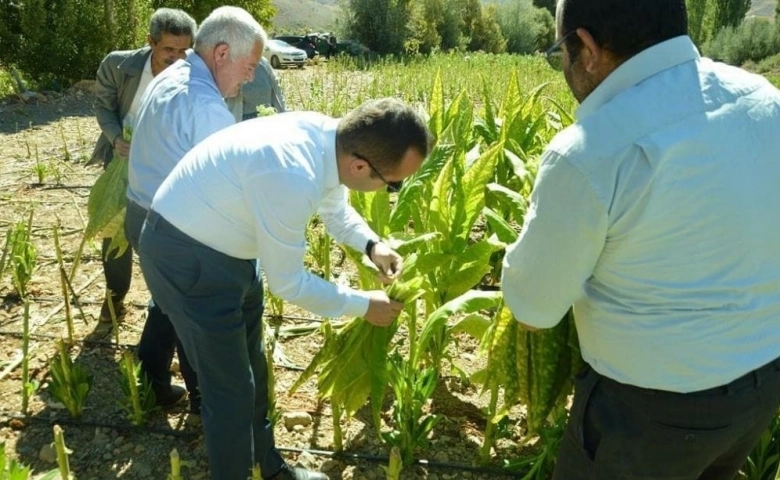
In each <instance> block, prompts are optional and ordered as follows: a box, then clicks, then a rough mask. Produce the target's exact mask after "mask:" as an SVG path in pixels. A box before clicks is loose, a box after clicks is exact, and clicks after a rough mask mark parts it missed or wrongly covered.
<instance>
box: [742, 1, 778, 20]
mask: <svg viewBox="0 0 780 480" xmlns="http://www.w3.org/2000/svg"><path fill="white" fill-rule="evenodd" d="M776 5H777V0H753V1H752V6H751V8H750V11H749V12H748V16H756V17H774V16H775V6H776Z"/></svg>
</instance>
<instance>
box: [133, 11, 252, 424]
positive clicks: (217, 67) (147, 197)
mask: <svg viewBox="0 0 780 480" xmlns="http://www.w3.org/2000/svg"><path fill="white" fill-rule="evenodd" d="M266 39H267V36H266V33H265V31H264V30H263V28H262V27H261V26H260V24H259V23H258V22H257V21H256V20H255V19H254V18H253V17H252V15H250V14H249V13H248V12H247V11H245V10H243V9H241V8H238V7H228V6H226V7H219V8H217V9H215V10H214V11H213V12H212V13H211V14H210V15H209V16H208V17H207V18H206V19H205V20H204V21H203V23H202V24H201V26H200V28H199V29H198V32H197V34H196V36H195V47H194V50H189V51H187V55H186V58H184V59H183V60H179V61H178V62H176V63H174V64H173V65H171V66H170V67H169V68H167V69H166V70H165V71H163V72H162V73H161V74H160V75H158V76H157V77H155V78H154V80H153V81H152V82H151V83H150V84H149V87H148V88H147V91H146V93H145V94H144V98H143V100H142V103H141V107H140V109H139V112H138V118H137V121H136V126H135V131H134V132H133V141H132V143H131V144H130V157H129V158H130V161H129V164H128V180H129V185H128V189H127V199H128V204H127V215H126V218H125V235H126V237H127V239H128V241H129V242H130V245H131V246H132V247H133V248H134V249H136V250H137V248H138V239H139V237H140V235H141V227H142V225H143V222H144V219H145V218H146V214H147V210H148V209H149V206H150V205H151V203H152V198H153V197H154V194H155V192H156V191H157V188H158V187H159V186H160V184H162V182H163V180H165V177H166V176H167V175H168V174H169V173H170V172H171V170H173V168H174V167H175V166H176V164H177V163H178V162H179V160H180V159H181V158H182V157H183V156H184V154H185V153H187V152H188V151H189V150H190V149H191V148H192V147H194V146H195V145H196V144H197V143H198V142H200V141H201V140H203V139H204V138H206V137H208V136H209V135H211V134H212V133H214V132H216V131H218V130H221V129H222V128H225V127H227V126H229V125H232V124H233V123H235V120H234V118H233V115H232V114H231V113H230V110H228V107H227V104H226V103H225V98H229V97H233V96H235V95H237V94H238V93H239V91H240V89H241V85H242V84H243V83H244V82H247V81H250V80H252V78H253V77H254V71H255V68H256V67H257V64H258V62H259V61H260V56H261V54H262V52H263V47H264V45H265V42H266ZM176 344H177V337H176V332H175V331H174V328H173V325H172V324H171V322H170V320H169V319H168V317H167V316H166V315H165V314H164V313H163V312H162V310H160V308H159V307H158V306H157V305H156V303H155V302H154V301H152V302H150V308H149V314H148V316H147V319H146V323H145V325H144V330H143V333H142V335H141V340H140V342H139V344H138V357H139V359H140V360H141V361H142V365H143V366H144V371H145V373H146V374H147V375H148V376H149V377H150V380H151V382H152V387H153V389H154V391H155V394H156V395H157V396H158V397H159V396H163V397H166V398H167V399H168V400H167V401H166V403H171V402H172V401H173V400H178V399H181V398H183V396H184V391H183V389H181V387H175V386H171V385H170V372H167V371H166V372H164V375H160V374H159V372H150V371H149V370H148V369H146V368H145V366H146V365H160V364H162V363H165V364H167V365H170V362H171V359H172V357H173V352H174V348H175V346H176ZM179 351H180V352H181V351H182V349H181V348H180V349H179ZM180 359H181V354H180ZM153 373H157V375H156V376H155V375H153ZM163 376H164V377H166V378H162V377H163ZM188 383H190V382H188ZM192 383H194V385H189V384H188V385H187V387H188V389H189V390H190V392H189V393H190V409H191V411H192V412H193V413H197V412H198V411H199V410H200V396H199V393H198V389H197V381H195V382H192Z"/></svg>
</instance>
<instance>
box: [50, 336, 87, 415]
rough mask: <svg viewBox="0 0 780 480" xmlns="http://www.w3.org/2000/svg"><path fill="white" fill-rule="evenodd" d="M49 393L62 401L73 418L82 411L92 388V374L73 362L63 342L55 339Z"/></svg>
mask: <svg viewBox="0 0 780 480" xmlns="http://www.w3.org/2000/svg"><path fill="white" fill-rule="evenodd" d="M50 371H51V381H50V382H49V393H50V394H51V396H52V397H54V398H55V399H57V401H59V402H60V403H62V404H63V405H64V406H65V408H66V409H67V410H68V412H69V413H70V415H71V416H72V417H74V418H78V417H80V416H81V415H82V414H83V413H84V403H85V402H86V400H87V395H89V392H90V390H92V375H91V374H90V373H89V372H87V371H86V370H85V369H84V368H82V367H81V366H79V365H77V364H74V363H73V360H71V358H70V354H68V350H67V347H66V345H65V342H63V341H62V339H60V340H58V341H57V355H56V356H55V357H54V359H53V361H52V363H51V368H50Z"/></svg>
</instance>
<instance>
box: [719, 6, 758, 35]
mask: <svg viewBox="0 0 780 480" xmlns="http://www.w3.org/2000/svg"><path fill="white" fill-rule="evenodd" d="M711 1H712V9H713V16H714V22H713V23H714V29H713V31H712V32H711V33H712V34H713V35H714V34H716V33H718V31H720V30H721V29H722V28H725V27H736V26H737V25H739V24H740V23H742V20H744V19H745V15H746V14H747V12H748V10H750V0H711Z"/></svg>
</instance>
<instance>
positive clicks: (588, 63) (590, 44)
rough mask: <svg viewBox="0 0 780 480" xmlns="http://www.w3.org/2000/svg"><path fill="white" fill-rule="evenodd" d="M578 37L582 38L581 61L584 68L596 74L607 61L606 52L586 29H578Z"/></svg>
mask: <svg viewBox="0 0 780 480" xmlns="http://www.w3.org/2000/svg"><path fill="white" fill-rule="evenodd" d="M577 36H578V37H580V41H581V42H582V50H581V51H580V54H579V61H580V63H581V64H582V66H583V67H585V71H586V72H588V73H595V72H596V71H598V70H600V69H601V63H602V62H604V61H605V60H606V58H605V55H606V51H605V50H604V49H603V48H601V46H599V44H598V43H596V40H595V39H594V38H593V35H591V34H590V32H589V31H587V30H586V29H584V28H578V29H577Z"/></svg>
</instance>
